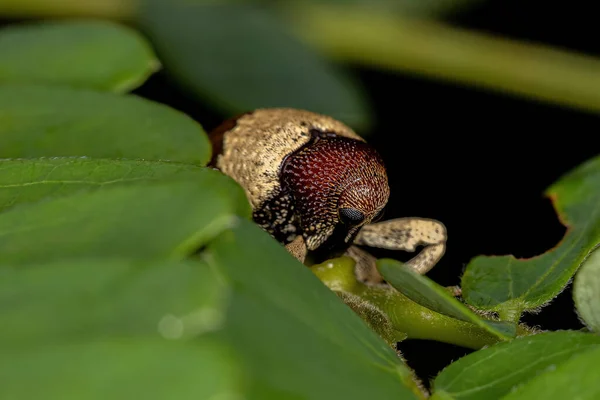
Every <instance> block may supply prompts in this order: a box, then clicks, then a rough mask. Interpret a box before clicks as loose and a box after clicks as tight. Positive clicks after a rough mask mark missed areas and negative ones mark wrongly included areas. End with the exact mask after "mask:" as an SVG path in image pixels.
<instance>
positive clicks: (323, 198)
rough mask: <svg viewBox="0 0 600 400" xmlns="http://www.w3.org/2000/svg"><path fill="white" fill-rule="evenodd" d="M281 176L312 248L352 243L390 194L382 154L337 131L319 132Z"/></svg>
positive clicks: (291, 157)
mask: <svg viewBox="0 0 600 400" xmlns="http://www.w3.org/2000/svg"><path fill="white" fill-rule="evenodd" d="M281 178H282V187H283V188H284V189H285V190H288V191H289V192H290V194H291V195H292V196H293V198H294V206H295V210H294V212H295V213H296V214H297V216H298V219H299V225H300V229H301V231H302V234H303V236H304V238H305V241H306V245H307V248H308V249H309V250H316V249H317V248H319V247H320V246H321V245H322V244H323V243H325V242H326V241H331V240H334V241H338V240H341V241H343V242H344V243H342V244H347V243H350V242H351V241H352V240H353V238H354V237H355V235H356V234H357V233H358V231H359V230H360V228H361V227H362V226H364V225H365V224H368V223H370V222H372V221H373V220H374V219H376V218H377V217H378V216H379V215H380V214H381V212H382V210H383V208H384V207H385V205H386V203H387V201H388V197H389V193H390V191H389V186H388V181H387V174H386V171H385V167H384V165H383V161H382V159H381V157H380V156H379V154H378V153H377V152H376V151H375V150H374V149H373V148H372V147H371V146H369V145H368V144H367V143H365V142H363V141H360V140H354V139H349V138H345V137H339V136H335V135H324V134H323V135H321V136H317V137H316V138H315V139H314V140H313V141H312V142H310V143H309V144H307V145H306V146H304V147H303V148H301V149H299V150H298V151H296V152H295V153H293V154H291V155H289V156H288V157H287V159H286V160H285V161H284V163H283V167H282V170H281ZM334 233H335V235H334Z"/></svg>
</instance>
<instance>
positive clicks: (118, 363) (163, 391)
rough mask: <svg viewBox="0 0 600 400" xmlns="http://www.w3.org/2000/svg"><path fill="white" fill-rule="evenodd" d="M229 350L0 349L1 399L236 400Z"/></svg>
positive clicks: (155, 345) (109, 345)
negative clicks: (175, 399) (140, 399)
mask: <svg viewBox="0 0 600 400" xmlns="http://www.w3.org/2000/svg"><path fill="white" fill-rule="evenodd" d="M228 350H229V349H228V348H226V347H225V346H223V345H222V344H220V343H213V342H212V341H210V340H206V339H202V340H197V341H195V342H187V343H179V342H168V341H166V340H164V339H163V340H157V339H148V338H141V339H137V340H136V339H132V338H129V337H122V338H121V337H120V338H113V339H104V340H98V341H89V342H69V343H61V344H56V345H51V346H43V347H39V346H35V345H33V346H29V347H25V348H22V347H20V348H8V349H4V348H3V349H2V357H1V358H0V375H1V376H2V381H3V383H2V397H3V398H6V399H45V400H81V399H86V400H104V399H115V400H117V399H118V400H127V399H131V398H133V397H138V396H139V397H142V398H144V399H151V400H162V399H172V398H177V399H186V400H192V399H194V400H196V399H241V398H244V397H243V389H241V386H242V384H241V381H242V378H241V377H240V372H239V369H238V367H237V365H236V361H235V359H234V358H233V357H231V354H230V353H231V352H230V351H228ZM32 377H35V383H34V382H32V381H31V379H32Z"/></svg>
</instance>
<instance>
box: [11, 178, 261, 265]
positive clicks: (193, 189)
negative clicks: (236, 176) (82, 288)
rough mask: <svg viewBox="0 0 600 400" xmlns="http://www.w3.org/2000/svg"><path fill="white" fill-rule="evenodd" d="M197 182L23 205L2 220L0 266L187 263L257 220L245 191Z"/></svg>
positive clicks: (219, 181) (230, 184) (213, 181)
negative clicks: (236, 226) (95, 260)
mask: <svg viewBox="0 0 600 400" xmlns="http://www.w3.org/2000/svg"><path fill="white" fill-rule="evenodd" d="M202 175H203V176H198V179H196V180H187V181H181V182H170V183H164V182H161V183H153V184H150V183H143V184H136V185H127V186H116V187H111V188H105V189H103V190H99V191H93V192H83V193H77V194H74V195H71V196H68V197H59V198H55V199H52V200H48V201H43V202H38V203H33V204H24V205H21V206H18V207H14V208H11V209H10V210H7V211H5V212H4V213H2V214H0V260H2V262H3V263H8V264H14V265H18V264H32V263H39V262H45V261H53V260H62V259H68V258H86V257H102V256H105V257H106V256H112V257H129V258H136V259H144V260H152V259H155V258H170V259H181V258H183V257H185V256H188V255H189V254H191V253H193V252H194V251H195V250H197V249H198V248H199V247H201V246H202V245H203V244H205V243H207V242H208V241H209V240H210V239H212V238H213V237H215V236H216V235H218V234H219V233H220V232H221V231H222V230H223V229H226V228H228V227H230V226H231V225H232V224H233V223H234V221H235V220H236V219H235V216H236V215H242V216H244V217H246V218H249V217H250V205H249V203H248V200H247V199H246V196H245V194H244V193H243V191H242V189H241V188H240V187H239V186H238V185H237V184H236V183H235V182H234V181H233V180H231V179H230V178H228V177H226V176H224V175H222V174H221V173H219V172H217V171H214V170H211V169H206V170H204V171H203V172H202Z"/></svg>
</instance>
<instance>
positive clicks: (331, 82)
mask: <svg viewBox="0 0 600 400" xmlns="http://www.w3.org/2000/svg"><path fill="white" fill-rule="evenodd" d="M140 13H141V15H140V20H141V22H142V26H143V29H144V31H145V32H146V33H147V35H148V36H149V37H150V38H151V40H152V42H153V43H154V45H155V47H156V49H157V52H158V54H159V57H160V59H161V61H162V62H163V64H164V65H165V68H166V69H167V70H168V71H170V72H171V73H172V74H173V76H174V77H175V78H176V79H177V80H178V81H179V82H180V83H181V85H183V86H184V87H185V88H188V89H190V90H191V91H192V92H193V93H195V94H196V95H198V96H200V98H202V99H203V100H204V101H207V102H211V103H213V104H214V105H215V106H217V107H218V108H220V109H221V110H222V111H223V113H225V114H227V115H231V114H236V113H240V112H246V111H250V110H252V109H256V108H262V107H294V108H301V109H307V110H310V111H314V112H319V113H323V114H327V115H330V116H332V117H334V118H338V119H340V120H341V121H343V122H346V123H348V124H349V125H350V126H352V127H353V128H355V129H357V130H361V129H365V128H367V127H368V126H369V124H370V122H371V121H370V111H369V110H368V109H367V104H366V101H365V100H364V99H363V98H362V92H361V91H360V90H359V89H358V88H357V86H356V85H357V84H356V83H354V82H353V81H352V80H350V79H349V78H348V77H347V76H345V74H344V73H343V72H342V71H340V70H338V69H337V68H336V67H334V66H333V65H331V64H329V63H328V62H327V61H326V60H325V59H324V58H321V57H320V56H319V55H318V54H317V53H315V52H313V51H312V50H311V49H310V48H308V47H305V46H304V45H303V44H301V43H300V42H298V41H297V40H296V39H295V38H294V37H293V36H292V35H291V34H289V33H288V32H287V31H286V26H285V24H284V23H282V21H280V20H279V19H278V18H277V16H276V14H274V13H272V12H271V11H270V10H269V9H268V8H265V7H262V6H259V5H258V4H247V3H243V2H232V3H229V2H221V3H213V2H204V1H195V2H189V1H183V0H175V1H171V2H164V1H162V0H144V1H143V2H142V7H141V12H140Z"/></svg>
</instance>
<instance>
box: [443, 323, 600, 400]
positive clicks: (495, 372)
mask: <svg viewBox="0 0 600 400" xmlns="http://www.w3.org/2000/svg"><path fill="white" fill-rule="evenodd" d="M595 349H600V337H599V336H596V335H591V334H588V333H583V332H574V331H562V332H546V333H540V334H537V335H533V336H528V337H522V338H517V339H515V340H513V341H511V342H506V343H499V344H496V345H493V346H491V347H489V348H486V349H483V350H479V351H476V352H474V353H471V354H469V355H467V356H465V357H463V358H461V359H459V360H458V361H455V362H453V363H452V364H450V365H449V366H448V367H446V368H445V369H444V370H443V371H442V372H441V373H440V374H439V375H438V376H437V377H436V378H435V380H434V382H433V393H434V395H433V397H432V400H433V399H446V398H448V399H455V400H476V399H500V398H504V397H503V396H504V395H506V394H509V393H510V392H511V390H514V389H513V388H515V387H518V386H521V385H525V384H527V382H528V381H531V380H535V379H536V376H538V375H540V374H545V373H548V372H549V371H552V370H553V369H555V368H562V366H563V365H565V364H568V363H569V362H570V361H569V360H570V359H572V358H573V357H574V356H577V355H579V354H585V353H588V352H594V351H596V350H595ZM596 353H597V352H596ZM567 386H570V384H567ZM596 386H597V385H596ZM538 396H539V397H538ZM519 398H520V397H519ZM523 398H527V397H523ZM530 398H544V399H547V398H548V399H550V398H552V399H553V398H564V399H574V398H577V397H576V396H565V397H552V396H550V397H546V396H540V395H539V394H535V395H534V396H533V397H530Z"/></svg>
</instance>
